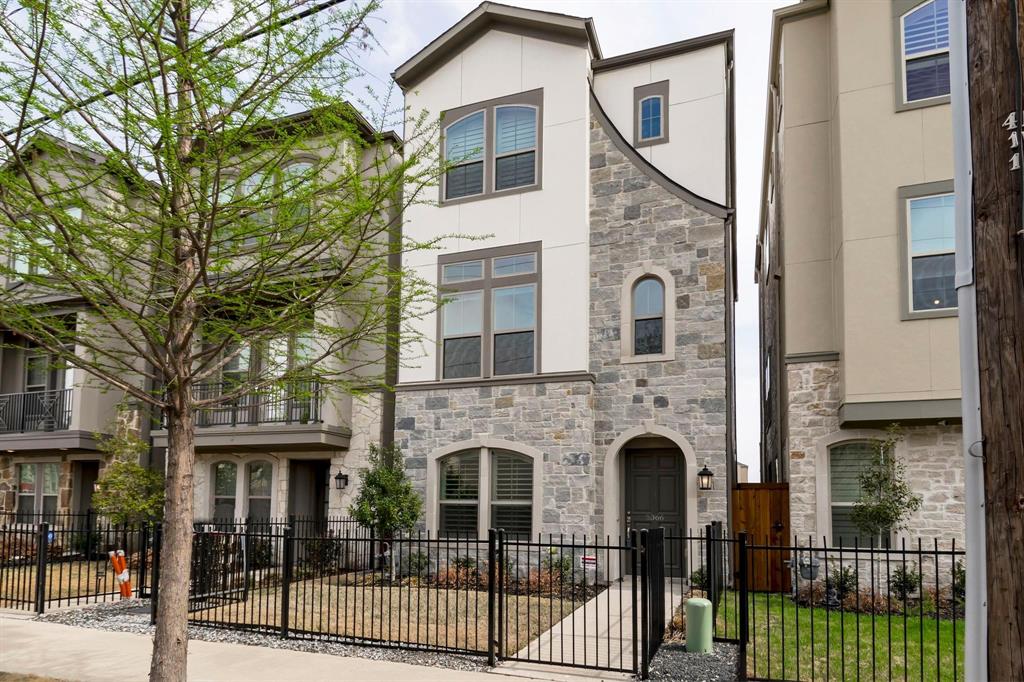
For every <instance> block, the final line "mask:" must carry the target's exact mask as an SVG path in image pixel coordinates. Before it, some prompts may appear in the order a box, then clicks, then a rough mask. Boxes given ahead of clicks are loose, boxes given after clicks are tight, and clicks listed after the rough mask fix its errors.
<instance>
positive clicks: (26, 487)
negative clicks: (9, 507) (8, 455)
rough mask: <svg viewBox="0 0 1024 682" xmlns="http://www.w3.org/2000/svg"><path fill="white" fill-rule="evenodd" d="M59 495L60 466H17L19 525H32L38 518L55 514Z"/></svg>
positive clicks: (55, 464)
mask: <svg viewBox="0 0 1024 682" xmlns="http://www.w3.org/2000/svg"><path fill="white" fill-rule="evenodd" d="M59 494H60V464H58V463H57V462H38V463H31V464H19V465H18V501H17V505H18V506H17V518H18V522H19V523H34V522H36V521H38V520H39V516H40V515H42V516H43V517H44V518H46V517H52V516H53V515H55V514H56V513H57V497H58V495H59Z"/></svg>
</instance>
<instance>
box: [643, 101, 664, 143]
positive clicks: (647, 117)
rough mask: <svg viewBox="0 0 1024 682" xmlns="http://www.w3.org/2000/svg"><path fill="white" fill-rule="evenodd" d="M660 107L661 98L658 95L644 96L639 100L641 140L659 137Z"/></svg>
mask: <svg viewBox="0 0 1024 682" xmlns="http://www.w3.org/2000/svg"><path fill="white" fill-rule="evenodd" d="M661 108H662V99H661V96H660V95H655V96H653V97H645V98H643V99H642V100H640V139H641V140H656V139H658V138H659V137H661Z"/></svg>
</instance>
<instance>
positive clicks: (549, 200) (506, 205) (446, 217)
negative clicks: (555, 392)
mask: <svg viewBox="0 0 1024 682" xmlns="http://www.w3.org/2000/svg"><path fill="white" fill-rule="evenodd" d="M589 59H590V56H589V52H588V50H587V48H586V47H585V46H582V45H579V46H577V45H568V44H563V43H559V42H552V41H547V40H542V39H538V38H531V37H525V36H520V35H515V34H512V33H506V32H503V31H490V32H489V33H487V34H485V35H484V36H482V37H481V38H479V39H478V40H476V41H475V42H473V43H472V44H471V45H469V46H468V47H466V48H465V50H463V51H462V52H461V53H459V54H457V55H455V56H454V57H452V59H451V60H450V61H448V62H447V63H446V64H444V65H443V66H441V67H439V68H438V69H437V70H436V71H434V72H433V73H431V74H430V75H429V76H428V77H427V78H425V79H424V80H423V81H422V82H420V83H418V84H417V85H416V86H415V87H414V88H413V89H412V90H411V91H410V92H408V93H407V94H406V105H407V107H408V108H409V116H410V120H415V117H416V116H418V115H419V114H420V113H421V112H423V111H426V112H428V113H429V115H430V117H431V120H436V119H437V118H438V117H439V116H440V114H441V112H442V111H444V110H446V109H452V108H454V107H459V106H463V105H466V104H472V103H474V102H480V101H483V100H488V99H493V98H496V97H503V96H506V95H512V94H516V93H519V92H525V91H527V90H534V89H537V88H543V89H544V105H543V121H542V125H543V128H544V130H543V147H542V151H541V183H542V187H543V188H542V189H540V190H536V191H530V192H524V193H521V194H513V195H510V196H502V197H495V198H487V199H482V200H479V201H471V202H468V203H461V204H457V205H453V206H432V205H426V204H419V205H415V206H412V207H410V208H408V209H407V210H406V212H405V231H406V235H407V236H408V237H410V238H412V239H418V240H426V239H432V238H434V237H435V236H436V235H439V234H453V233H455V234H461V235H470V236H477V237H484V236H485V235H486V238H483V239H478V240H469V239H450V240H447V241H445V243H444V244H443V245H442V246H443V248H442V249H441V250H440V251H436V250H433V251H420V252H416V253H411V254H407V255H406V258H405V266H406V267H407V268H413V269H414V270H415V272H416V273H417V274H418V275H419V276H421V277H423V278H425V279H427V280H428V281H430V282H435V281H436V278H437V258H438V256H439V255H440V254H442V253H455V252H459V251H465V250H470V249H480V248H487V247H492V246H501V245H506V244H519V243H523V242H529V241H542V242H543V253H542V257H541V260H542V271H541V277H542V283H541V294H540V295H541V328H542V334H541V353H540V363H541V364H540V367H539V368H538V369H539V371H541V372H565V371H581V370H586V369H587V364H588V326H587V317H586V314H587V312H586V311H587V309H588V304H589V265H588V263H589V255H588V234H589V231H588V221H587V206H588V204H587V197H588V192H589V185H588V183H589V179H588V173H587V168H588V163H589V161H588V159H589V157H588V153H589V118H588V116H589V107H590V104H589V94H588V84H587V71H588V67H589ZM413 135H414V130H412V129H411V126H410V124H409V123H407V125H406V130H405V137H406V139H407V140H412V139H413ZM411 144H414V142H412V143H411ZM427 191H428V196H427V197H425V198H428V199H430V200H431V201H434V202H436V200H437V198H438V191H437V188H430V189H429V190H427ZM407 323H408V324H410V325H411V326H412V327H414V328H415V329H417V330H418V331H419V332H420V333H421V334H422V335H423V338H424V343H423V344H422V345H421V346H419V347H408V348H406V349H405V350H404V351H403V357H402V367H401V370H400V374H399V380H400V381H401V382H403V383H407V382H414V381H432V380H435V379H436V378H437V376H436V352H437V346H436V338H435V337H436V328H437V318H436V316H435V314H434V313H433V312H428V313H427V314H425V315H423V316H422V317H421V318H420V319H409V320H408V322H407Z"/></svg>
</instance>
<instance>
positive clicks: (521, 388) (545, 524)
mask: <svg viewBox="0 0 1024 682" xmlns="http://www.w3.org/2000/svg"><path fill="white" fill-rule="evenodd" d="M593 393H594V386H593V384H592V383H591V382H590V381H586V380H580V381H552V382H548V383H536V384H512V385H506V386H476V387H468V386H466V387H451V388H448V387H444V388H432V389H430V390H411V391H400V392H399V393H398V399H397V400H396V419H395V443H396V444H397V445H398V446H399V447H401V448H402V450H403V452H404V454H405V468H406V470H407V471H408V472H409V475H410V477H411V478H412V479H413V481H414V482H415V485H416V486H417V487H418V488H419V490H420V493H421V494H422V495H423V496H424V499H426V486H427V455H429V454H430V453H431V452H433V451H434V450H437V449H438V448H441V447H445V446H448V445H451V444H453V443H458V442H460V441H466V440H470V439H473V438H479V437H484V436H489V437H493V438H501V439H504V440H508V441H511V442H513V443H521V444H523V445H530V446H532V447H534V448H537V449H539V450H541V451H542V452H543V453H544V468H543V470H544V477H543V481H542V482H541V493H540V494H541V498H542V499H541V500H539V503H540V504H542V505H543V507H542V509H543V512H542V527H541V528H540V529H538V530H539V531H540V532H543V533H576V534H578V535H582V534H584V533H585V534H587V535H593V534H594V531H595V529H597V528H599V527H600V524H601V520H600V517H599V516H598V514H599V510H598V494H599V493H598V489H599V485H598V480H597V478H596V475H595V468H594V395H593Z"/></svg>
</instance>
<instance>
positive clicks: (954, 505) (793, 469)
mask: <svg viewBox="0 0 1024 682" xmlns="http://www.w3.org/2000/svg"><path fill="white" fill-rule="evenodd" d="M786 374H787V381H788V389H789V408H788V409H789V414H788V426H789V513H790V524H791V532H793V533H795V534H796V535H797V536H798V537H802V538H806V537H808V536H811V537H814V538H816V541H817V542H820V541H821V535H822V533H824V532H825V530H826V529H824V528H821V527H819V523H818V518H817V492H816V481H817V471H816V469H817V467H816V462H817V456H818V453H819V452H820V451H821V449H822V445H821V443H822V442H823V441H825V440H826V439H829V438H830V437H832V436H833V435H834V434H837V433H843V432H844V430H843V429H840V428H839V405H840V396H841V394H842V393H841V386H840V379H841V377H840V366H839V362H838V361H828V362H800V363H792V364H789V365H787V366H786ZM845 432H846V433H849V435H850V437H851V438H858V437H863V436H865V435H869V434H872V433H874V434H876V435H879V436H882V435H884V432H883V431H882V430H879V429H875V430H868V429H856V430H852V429H846V430H845ZM903 433H904V440H903V442H902V443H901V444H900V445H899V446H898V448H897V454H898V456H899V457H901V458H902V459H903V461H904V462H906V465H907V480H908V481H909V482H910V484H911V486H912V488H913V490H914V492H915V493H917V494H918V495H920V496H921V497H922V505H921V509H920V510H918V511H917V512H916V513H915V514H913V515H912V516H911V517H910V519H909V520H908V521H907V530H906V531H904V532H903V533H902V535H904V536H905V537H907V538H908V539H916V538H919V537H920V538H923V539H926V540H929V541H930V540H931V538H938V539H939V540H940V542H942V543H944V544H945V546H947V547H948V543H949V542H950V541H952V540H953V539H955V540H956V542H957V545H958V546H962V545H963V541H964V466H963V457H962V454H961V450H960V448H961V440H962V436H961V427H960V426H959V425H950V426H940V425H928V426H904V427H903Z"/></svg>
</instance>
